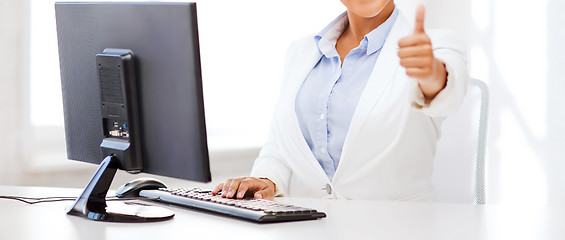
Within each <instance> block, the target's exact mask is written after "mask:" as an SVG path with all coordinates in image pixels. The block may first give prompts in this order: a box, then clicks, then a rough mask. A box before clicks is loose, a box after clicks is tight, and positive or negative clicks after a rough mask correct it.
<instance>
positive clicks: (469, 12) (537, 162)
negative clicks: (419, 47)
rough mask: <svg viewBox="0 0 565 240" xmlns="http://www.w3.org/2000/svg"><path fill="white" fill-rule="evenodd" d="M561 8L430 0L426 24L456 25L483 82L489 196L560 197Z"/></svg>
mask: <svg viewBox="0 0 565 240" xmlns="http://www.w3.org/2000/svg"><path fill="white" fill-rule="evenodd" d="M563 9H565V2H564V1H561V0H539V1H510V0H457V1H446V0H431V1H430V3H429V4H428V10H429V14H428V19H427V20H429V25H431V26H432V27H448V28H452V29H454V30H456V31H458V32H459V33H460V34H461V36H462V37H463V38H464V39H465V41H466V43H467V46H468V48H469V57H470V59H469V63H470V70H471V71H470V72H471V76H473V77H476V78H480V79H482V80H484V81H485V82H487V83H488V85H489V87H490V90H491V93H490V94H491V109H490V121H489V136H488V146H487V148H488V153H487V154H488V156H487V158H488V159H487V162H488V165H487V168H488V180H487V186H488V202H491V203H528V204H546V203H547V204H552V205H554V204H556V205H559V204H563V203H564V202H565V191H564V189H565V188H564V187H565V175H564V174H563V173H562V172H563V170H564V169H565V168H564V167H565V163H564V162H563V160H565V148H564V147H565V125H564V123H565V107H564V105H565V95H564V94H565V81H564V79H563V76H564V75H563V74H564V73H565V71H564V69H563V66H565V57H564V56H565V48H564V47H563V46H562V45H561V44H562V43H563V42H565V16H564V15H563V14H561V13H560V12H559V11H560V10H563Z"/></svg>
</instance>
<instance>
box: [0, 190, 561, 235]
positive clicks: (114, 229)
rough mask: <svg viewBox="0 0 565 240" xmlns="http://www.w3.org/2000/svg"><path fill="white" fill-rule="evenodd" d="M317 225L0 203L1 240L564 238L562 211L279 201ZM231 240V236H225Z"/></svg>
mask: <svg viewBox="0 0 565 240" xmlns="http://www.w3.org/2000/svg"><path fill="white" fill-rule="evenodd" d="M80 191H81V190H80V189H62V188H40V187H2V186H0V195H18V196H27V197H47V196H57V197H64V196H77V195H78V194H79V193H80ZM277 201H281V202H287V203H291V204H297V205H302V206H305V207H312V208H315V209H318V210H320V211H323V212H325V213H326V214H327V215H328V217H327V218H325V219H322V220H315V221H302V222H289V223H275V224H256V223H252V222H247V221H241V220H238V219H234V218H229V217H223V216H217V215H211V214H207V213H203V212H198V211H194V210H190V209H184V208H179V207H170V208H171V209H172V210H173V211H175V214H176V215H175V217H174V218H173V220H170V221H165V222H158V223H135V224H132V223H104V222H95V221H90V220H86V219H82V218H79V217H75V216H69V215H67V214H66V213H65V207H66V206H67V205H69V204H71V202H70V201H69V202H55V203H41V204H35V205H27V204H25V203H21V202H18V201H15V200H4V199H0V224H1V225H0V226H1V231H0V239H98V240H103V239H120V240H123V239H244V238H245V239H291V240H297V239H387V240H388V239H410V240H413V239H434V240H435V239H449V240H452V239H457V240H461V239H497V240H504V239H510V240H516V239H565V208H558V207H551V208H550V207H537V208H536V207H526V206H523V207H520V206H514V207H510V206H496V205H491V206H489V205H487V206H475V205H462V204H445V203H409V202H379V201H345V200H322V199H298V198H286V199H285V198H281V199H277ZM230 234H231V235H232V236H231V237H230V236H229V235H230Z"/></svg>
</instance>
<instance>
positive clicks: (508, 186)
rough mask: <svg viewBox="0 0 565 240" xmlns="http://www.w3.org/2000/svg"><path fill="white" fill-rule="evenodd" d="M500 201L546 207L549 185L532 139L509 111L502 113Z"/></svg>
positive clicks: (499, 144)
mask: <svg viewBox="0 0 565 240" xmlns="http://www.w3.org/2000/svg"><path fill="white" fill-rule="evenodd" d="M500 121H501V122H503V123H504V124H502V125H501V129H500V133H501V135H502V136H504V138H501V139H499V141H498V143H497V145H498V146H499V147H500V149H501V155H500V161H501V168H500V169H501V172H500V186H501V188H500V193H499V194H500V201H501V203H509V204H521V203H523V204H534V205H535V204H545V203H546V202H547V187H546V186H547V183H546V178H545V173H544V171H543V169H542V168H541V166H540V163H539V160H538V158H537V157H536V156H535V154H534V152H533V150H532V147H531V145H530V144H529V141H528V137H527V136H525V135H524V133H523V132H522V131H519V129H520V128H521V126H520V123H519V122H518V120H517V119H516V115H515V114H514V113H512V112H511V111H509V110H506V111H504V112H502V113H501V118H500Z"/></svg>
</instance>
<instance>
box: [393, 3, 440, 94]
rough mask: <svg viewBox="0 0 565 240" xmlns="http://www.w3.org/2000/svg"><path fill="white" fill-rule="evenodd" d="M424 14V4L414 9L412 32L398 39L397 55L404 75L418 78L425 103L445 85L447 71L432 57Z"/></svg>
mask: <svg viewBox="0 0 565 240" xmlns="http://www.w3.org/2000/svg"><path fill="white" fill-rule="evenodd" d="M424 14H425V9H424V6H422V5H420V6H419V7H418V10H417V11H416V24H415V26H414V33H413V34H412V35H410V36H406V37H403V38H402V39H400V41H398V46H399V49H398V56H399V57H400V65H402V66H403V67H404V68H406V75H408V76H409V77H412V78H415V79H417V80H418V85H419V86H420V89H422V92H423V93H424V97H425V100H426V103H429V102H431V100H433V99H434V97H435V96H436V95H437V94H438V93H439V92H440V91H441V90H442V89H443V88H444V87H445V85H446V83H447V71H446V70H445V64H444V63H443V62H441V61H439V60H438V59H437V58H435V57H434V52H433V48H432V42H431V40H430V37H429V36H428V34H426V32H425V31H424Z"/></svg>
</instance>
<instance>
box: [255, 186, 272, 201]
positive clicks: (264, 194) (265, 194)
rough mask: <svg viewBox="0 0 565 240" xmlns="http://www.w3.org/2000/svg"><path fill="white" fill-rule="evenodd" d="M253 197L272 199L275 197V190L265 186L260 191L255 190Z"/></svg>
mask: <svg viewBox="0 0 565 240" xmlns="http://www.w3.org/2000/svg"><path fill="white" fill-rule="evenodd" d="M253 197H254V198H257V199H268V200H273V199H275V192H274V191H273V189H271V188H265V189H262V190H260V191H257V192H255V194H254V195H253Z"/></svg>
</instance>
